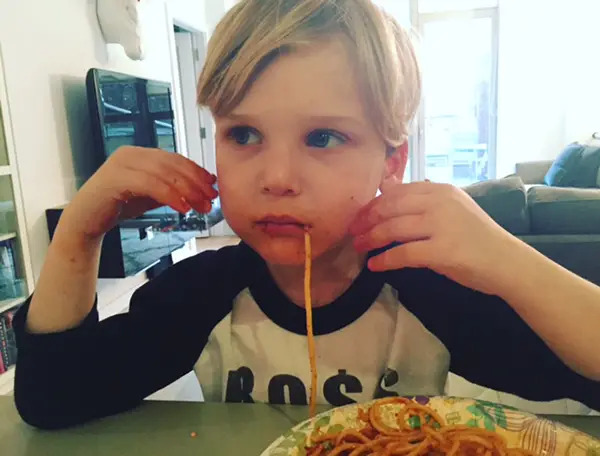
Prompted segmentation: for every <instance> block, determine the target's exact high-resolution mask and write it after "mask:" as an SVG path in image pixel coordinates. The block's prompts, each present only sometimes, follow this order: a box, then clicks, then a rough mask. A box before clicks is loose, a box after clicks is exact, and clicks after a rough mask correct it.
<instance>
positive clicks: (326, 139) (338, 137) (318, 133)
mask: <svg viewBox="0 0 600 456" xmlns="http://www.w3.org/2000/svg"><path fill="white" fill-rule="evenodd" d="M346 141H347V139H346V137H345V136H344V135H342V134H341V133H338V132H335V131H332V130H314V131H311V132H310V133H309V134H308V136H307V137H306V145H307V146H310V147H317V148H320V149H328V148H332V147H336V146H339V145H340V144H344V143H346Z"/></svg>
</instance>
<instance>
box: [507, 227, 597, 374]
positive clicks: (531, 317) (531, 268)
mask: <svg viewBox="0 0 600 456" xmlns="http://www.w3.org/2000/svg"><path fill="white" fill-rule="evenodd" d="M513 258H514V261H515V264H518V271H507V270H505V271H504V277H501V278H499V280H498V286H497V289H496V290H495V294H497V295H498V296H500V297H502V299H504V300H505V301H506V302H508V303H509V304H510V306H511V307H512V308H513V309H514V310H515V311H516V312H517V313H518V314H519V315H520V316H521V318H523V320H525V322H527V324H528V325H529V326H530V327H531V328H532V329H533V330H534V331H535V332H536V333H537V334H538V335H539V336H540V337H541V338H542V339H543V340H544V341H545V342H546V344H547V345H548V346H549V347H550V348H551V349H552V350H553V351H554V352H555V353H556V354H557V355H558V356H559V357H560V358H561V359H562V360H563V361H564V362H565V363H566V364H568V365H569V366H570V367H571V368H572V369H573V370H575V371H577V372H578V373H580V374H581V375H584V376H586V377H588V378H590V379H593V380H596V381H600V351H599V350H598V347H599V346H600V287H598V286H597V285H594V284H593V283H591V282H588V281H587V280H585V279H582V278H581V277H579V276H577V275H575V274H574V273H572V272H570V271H568V270H567V269H565V268H563V267H562V266H560V265H558V264H557V263H555V262H553V261H551V260H549V259H548V258H546V257H545V256H543V255H542V254H541V253H539V252H538V251H536V250H535V249H533V248H532V247H530V246H528V245H526V244H525V243H523V242H521V241H518V240H517V239H515V245H514V251H513ZM598 267H600V259H599V261H598Z"/></svg>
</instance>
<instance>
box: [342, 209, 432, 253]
mask: <svg viewBox="0 0 600 456" xmlns="http://www.w3.org/2000/svg"><path fill="white" fill-rule="evenodd" d="M430 236H431V227H429V226H427V225H426V224H425V223H424V221H423V215H405V216H402V217H394V218H391V219H388V220H386V221H384V222H382V223H379V224H378V225H375V226H374V227H373V228H371V230H370V231H367V232H366V233H364V234H361V235H360V236H357V237H356V238H354V247H355V248H356V249H357V250H358V251H359V252H368V251H371V250H375V249H379V248H381V247H385V246H386V245H390V244H391V243H392V242H409V241H418V240H423V239H429V237H430Z"/></svg>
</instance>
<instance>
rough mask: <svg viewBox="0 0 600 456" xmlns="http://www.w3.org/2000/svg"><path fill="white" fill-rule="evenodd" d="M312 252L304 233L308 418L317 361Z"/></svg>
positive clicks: (313, 403) (314, 391) (314, 399)
mask: <svg viewBox="0 0 600 456" xmlns="http://www.w3.org/2000/svg"><path fill="white" fill-rule="evenodd" d="M311 265H312V252H311V245H310V233H309V232H308V231H305V232H304V306H305V308H306V337H307V338H308V360H309V364H310V402H309V403H310V416H311V418H312V417H313V416H315V407H316V404H317V359H316V355H315V336H314V334H313V322H312V299H311V295H310V276H311Z"/></svg>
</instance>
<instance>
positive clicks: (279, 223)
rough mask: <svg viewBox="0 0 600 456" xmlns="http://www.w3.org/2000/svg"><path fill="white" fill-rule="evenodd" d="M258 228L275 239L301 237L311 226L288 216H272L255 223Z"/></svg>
mask: <svg viewBox="0 0 600 456" xmlns="http://www.w3.org/2000/svg"><path fill="white" fill-rule="evenodd" d="M255 225H256V227H257V228H259V229H260V230H262V231H263V232H265V233H266V234H268V235H270V236H273V237H278V236H282V237H300V236H304V232H305V231H308V230H309V229H310V228H311V225H310V224H308V223H306V222H303V221H301V220H299V219H297V218H295V217H291V216H288V215H270V216H267V217H263V218H261V219H260V220H258V221H256V222H255Z"/></svg>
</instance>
